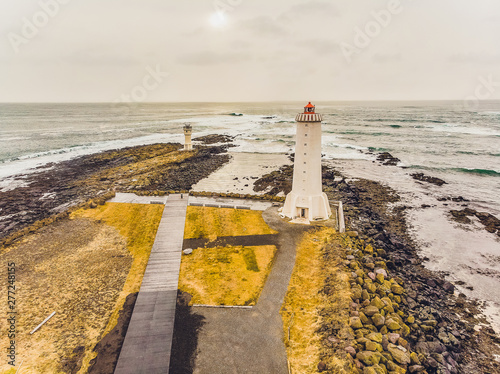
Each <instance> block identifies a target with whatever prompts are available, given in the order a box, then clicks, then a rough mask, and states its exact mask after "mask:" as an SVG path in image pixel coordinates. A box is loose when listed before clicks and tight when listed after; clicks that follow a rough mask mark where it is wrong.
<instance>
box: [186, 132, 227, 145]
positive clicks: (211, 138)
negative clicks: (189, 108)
mask: <svg viewBox="0 0 500 374" xmlns="http://www.w3.org/2000/svg"><path fill="white" fill-rule="evenodd" d="M233 140H234V136H230V135H217V134H211V135H205V136H200V137H198V138H194V139H193V141H197V142H201V143H203V144H217V143H231V142H232V141H233Z"/></svg>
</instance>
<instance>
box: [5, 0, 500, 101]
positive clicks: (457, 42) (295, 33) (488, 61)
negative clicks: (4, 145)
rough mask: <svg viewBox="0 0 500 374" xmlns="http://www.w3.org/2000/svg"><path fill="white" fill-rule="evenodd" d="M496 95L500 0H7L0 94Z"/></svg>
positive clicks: (29, 97) (47, 97)
mask: <svg viewBox="0 0 500 374" xmlns="http://www.w3.org/2000/svg"><path fill="white" fill-rule="evenodd" d="M478 94H479V96H481V97H480V98H484V99H500V1H498V0H477V1H472V0H440V1H436V0H400V1H398V0H388V1H379V0H355V1H352V0H351V1H348V0H343V1H340V0H328V1H327V0H312V1H305V0H184V1H179V0H176V1H173V0H36V1H33V0H22V1H20V0H2V1H1V2H0V102H19V101H21V102H31V101H38V102H49V101H72V102H75V101H76V102H100V101H104V102H112V101H115V100H136V101H143V100H144V101H269V100H303V99H304V97H307V98H311V99H312V100H425V99H438V100H439V99H444V100H447V99H455V100H462V99H465V98H466V97H469V96H470V95H478Z"/></svg>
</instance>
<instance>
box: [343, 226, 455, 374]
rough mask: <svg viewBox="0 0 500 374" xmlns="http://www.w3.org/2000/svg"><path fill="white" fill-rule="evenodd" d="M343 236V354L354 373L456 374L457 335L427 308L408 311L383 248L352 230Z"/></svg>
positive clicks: (401, 286) (400, 282)
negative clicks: (346, 310) (346, 293)
mask: <svg viewBox="0 0 500 374" xmlns="http://www.w3.org/2000/svg"><path fill="white" fill-rule="evenodd" d="M348 235H349V237H347V238H346V241H347V242H348V248H350V249H348V250H347V252H346V254H347V257H346V260H345V265H346V267H348V268H349V270H350V271H351V277H352V278H351V290H352V303H351V305H350V319H349V325H350V327H351V329H352V330H351V333H352V340H351V342H350V343H349V344H348V345H347V346H346V348H345V350H346V352H347V353H348V354H349V355H350V356H351V357H352V361H353V364H354V372H356V373H363V374H371V373H373V374H376V373H384V374H385V373H391V374H394V373H406V372H409V373H434V372H443V373H458V372H459V371H458V368H457V362H456V359H457V356H456V353H455V352H459V350H460V333H458V332H456V331H455V334H456V335H457V336H455V335H454V334H453V333H451V332H449V329H446V328H445V327H444V326H446V324H442V323H441V324H440V323H439V322H438V320H437V319H436V317H435V316H434V314H433V310H432V308H431V307H424V308H421V309H420V310H418V311H417V312H416V313H415V312H413V310H412V309H410V308H409V304H414V302H413V301H409V300H408V293H407V291H406V289H405V287H404V281H403V280H402V279H401V278H400V277H391V276H390V271H389V269H388V268H387V263H386V252H385V250H383V249H375V248H373V246H372V245H371V244H366V242H365V241H364V240H359V239H358V238H357V233H356V232H349V233H348ZM413 306H414V305H413ZM434 335H437V339H436V338H435V337H434ZM428 340H429V341H428Z"/></svg>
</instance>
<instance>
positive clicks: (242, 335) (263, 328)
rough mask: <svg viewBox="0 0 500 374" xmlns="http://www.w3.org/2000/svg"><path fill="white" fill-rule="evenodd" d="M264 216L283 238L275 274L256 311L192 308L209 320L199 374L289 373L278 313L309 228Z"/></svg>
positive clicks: (200, 341)
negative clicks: (297, 251)
mask: <svg viewBox="0 0 500 374" xmlns="http://www.w3.org/2000/svg"><path fill="white" fill-rule="evenodd" d="M263 216H264V220H265V221H266V223H267V224H268V225H269V226H270V227H271V228H273V229H275V230H277V231H279V232H280V234H279V238H278V251H277V254H276V259H275V263H274V266H273V269H272V270H271V273H270V274H269V277H268V279H267V282H266V285H265V286H264V289H263V291H262V294H261V296H260V298H259V301H258V302H257V305H256V306H255V307H254V308H252V309H212V308H194V311H195V312H196V313H197V314H199V315H201V316H203V317H204V318H205V320H204V325H203V327H202V328H201V331H200V335H199V337H198V355H197V357H196V359H195V367H194V371H193V373H195V374H205V373H207V374H208V373H210V374H215V373H217V374H226V373H227V374H229V373H231V374H233V373H234V374H240V373H256V374H257V373H258V374H262V373H269V374H275V373H276V374H286V373H288V369H287V362H286V350H285V345H284V344H283V339H282V337H283V324H282V321H281V317H280V315H279V310H280V308H281V305H282V303H283V299H284V297H285V294H286V291H287V288H288V283H289V281H290V277H291V274H292V271H293V266H294V264H295V246H296V244H297V242H298V240H299V238H300V235H301V233H303V232H304V231H305V230H307V229H309V228H310V227H306V226H299V225H291V224H287V223H285V222H283V221H282V220H281V219H280V218H279V217H278V214H277V208H269V209H268V210H266V211H265V212H264V214H263Z"/></svg>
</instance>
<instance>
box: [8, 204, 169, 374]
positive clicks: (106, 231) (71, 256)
mask: <svg viewBox="0 0 500 374" xmlns="http://www.w3.org/2000/svg"><path fill="white" fill-rule="evenodd" d="M162 210H163V206H159V205H129V204H106V205H104V206H99V207H98V208H96V209H91V210H82V211H78V212H76V213H74V214H73V215H72V217H71V219H65V220H62V221H60V222H56V223H54V224H52V225H49V226H47V227H44V228H42V229H40V230H39V231H38V232H37V233H35V234H32V235H29V236H27V237H26V238H25V239H24V240H23V241H22V242H21V243H19V244H16V245H15V246H13V247H12V248H11V249H10V250H9V251H8V252H4V253H2V254H1V255H0V257H1V260H2V261H3V263H7V262H15V263H16V269H17V271H16V286H17V294H16V302H17V308H18V321H17V336H16V344H17V365H19V364H20V362H21V360H23V365H22V372H25V373H77V372H79V373H86V372H87V366H88V362H89V360H90V359H92V358H93V355H94V353H92V349H93V348H94V346H95V344H96V343H97V342H98V341H99V340H100V339H101V338H102V337H103V336H104V334H106V332H108V331H109V330H111V328H112V327H113V326H114V325H115V324H116V318H117V315H118V311H119V309H120V308H121V306H122V305H123V301H124V299H125V297H126V295H128V294H129V293H131V292H136V291H137V290H138V289H139V287H140V283H141V279H142V274H143V273H144V270H145V266H146V264H147V259H148V257H149V253H150V250H151V248H152V244H153V241H154V237H155V234H156V230H157V227H158V224H159V221H160V218H161V214H162ZM0 292H3V294H4V295H6V294H7V293H6V284H5V283H2V284H1V285H0ZM54 311H55V312H56V314H55V316H54V317H53V318H52V319H51V320H50V321H49V322H47V323H46V324H45V325H44V326H43V327H42V328H41V329H40V330H38V331H37V332H36V333H35V334H33V335H29V332H30V331H31V330H32V329H33V328H34V327H36V326H37V325H38V324H39V323H40V322H41V321H43V320H44V319H45V318H46V317H47V316H49V315H50V314H51V313H52V312H54ZM0 344H1V345H2V346H4V347H6V346H7V340H6V335H5V334H3V335H1V336H0ZM0 372H1V373H12V372H13V371H12V370H10V367H9V366H8V365H7V363H6V362H5V360H3V361H2V362H1V363H0Z"/></svg>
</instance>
